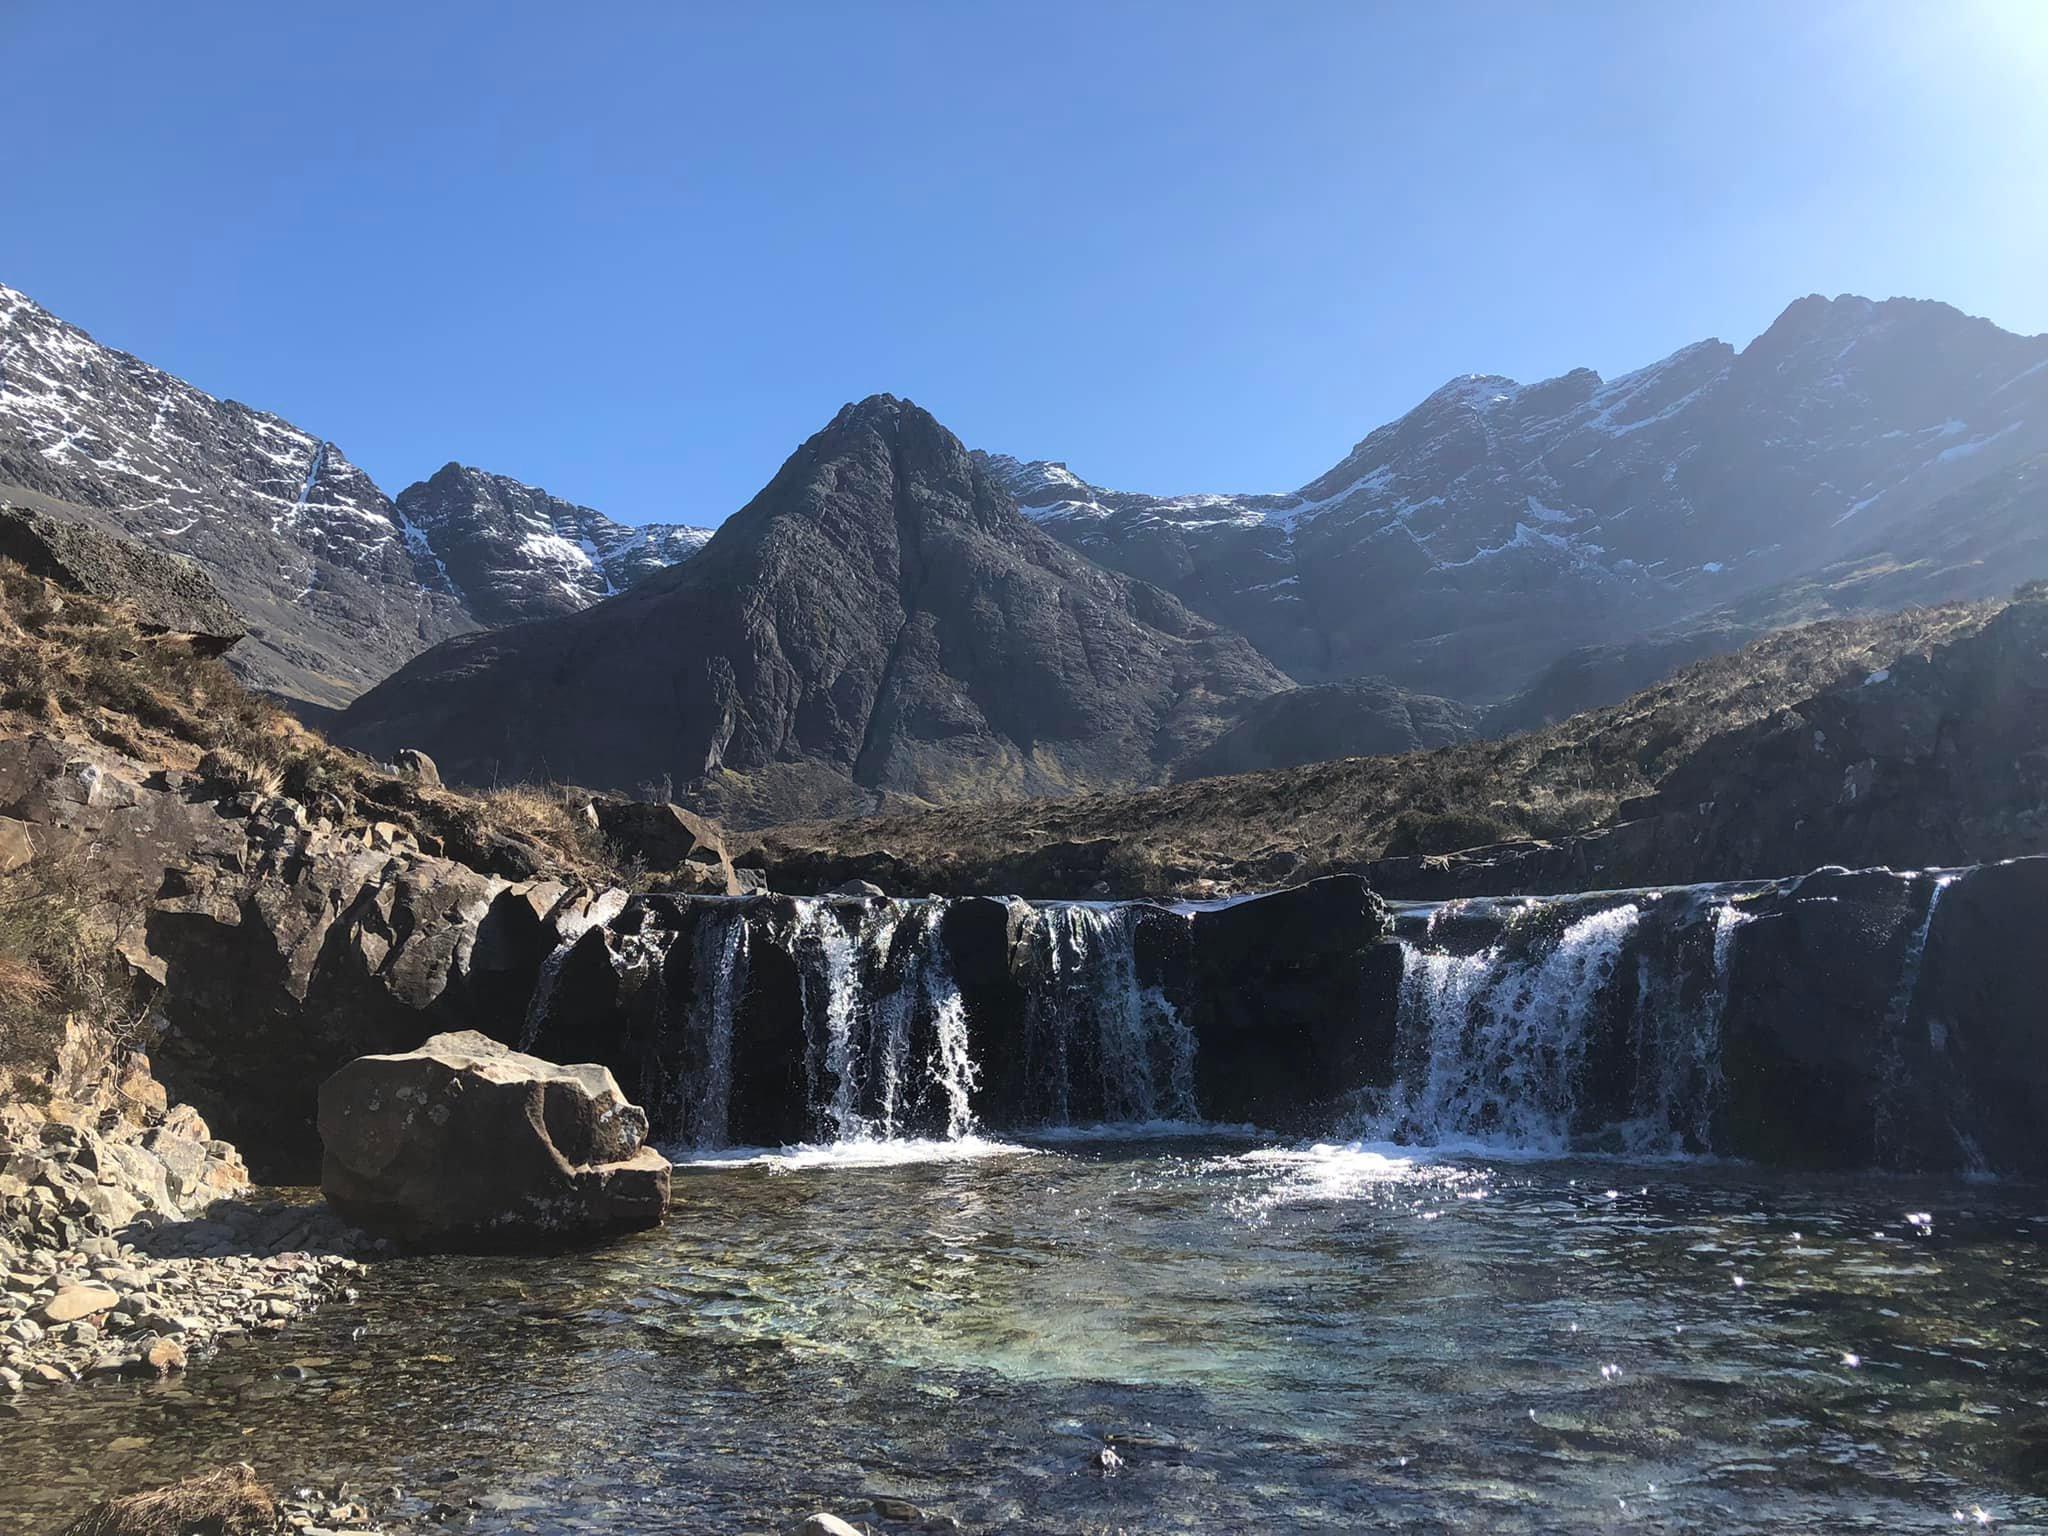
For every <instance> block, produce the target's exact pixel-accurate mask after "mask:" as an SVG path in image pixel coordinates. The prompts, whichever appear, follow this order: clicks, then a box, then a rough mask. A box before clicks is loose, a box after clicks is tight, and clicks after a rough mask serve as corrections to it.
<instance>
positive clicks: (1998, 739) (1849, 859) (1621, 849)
mask: <svg viewBox="0 0 2048 1536" xmlns="http://www.w3.org/2000/svg"><path fill="white" fill-rule="evenodd" d="M2042 851H2048V592H2044V591H2043V590H2042V589H2041V588H2040V586H2039V584H2036V586H2034V587H2031V588H2027V589H2023V590H2022V591H2021V593H2020V594H2019V595H2018V597H2017V598H2016V599H2015V601H2014V602H2012V603H2011V604H2010V605H2008V606H2007V607H2006V608H2005V609H2004V610H2003V611H2001V612H2000V613H1999V614H1998V615H1997V616H1996V617H1995V618H1993V619H1992V620H1991V621H1990V622H1989V623H1988V624H1986V625H1984V626H1983V627H1982V628H1981V629H1978V630H1975V631H1974V632H1971V633H1967V634H1965V635H1963V636H1962V637H1961V638H1959V639H1956V640H1954V641H1952V642H1951V643H1949V644H1947V645H1944V646H1940V647H1937V648H1935V649H1933V650H1932V651H1931V652H1929V653H1928V654H1926V655H1919V654H1908V655H1906V656H1903V657H1901V658H1899V659H1898V660H1897V661H1896V662H1894V663H1893V664H1892V665H1890V666H1888V667H1884V668H1880V669H1879V670H1877V671H1874V672H1869V673H1866V674H1863V675H1861V676H1859V677H1858V678H1857V679H1856V680H1855V681H1854V682H1852V683H1850V684H1849V685H1847V686H1845V687H1840V688H1835V689H1831V690H1829V691H1827V692H1824V693H1819V694H1816V695H1815V696H1813V697H1812V698H1809V699H1806V700H1803V701H1802V702H1800V703H1798V704H1796V705H1794V706H1792V707H1791V708H1789V709H1783V710H1779V711H1776V712H1775V713H1773V714H1772V715H1770V716H1769V717H1768V718H1766V719H1764V720H1761V721H1758V722H1757V723H1755V724H1753V725H1750V726H1747V727H1744V728H1742V729H1740V730H1734V731H1728V732H1725V733H1723V734H1721V735H1719V736H1716V737H1713V738H1711V739H1710V740H1708V741H1707V742H1706V743H1705V744H1704V745H1702V746H1701V747H1700V748H1699V749H1698V750H1697V751H1695V752H1693V753H1692V754H1691V755H1690V756H1688V757H1687V758H1686V759H1685V760H1683V761H1682V762H1680V763H1679V764H1678V765H1677V766H1676V767H1675V768H1674V769H1673V770H1672V771H1671V772H1670V773H1669V774H1668V775H1667V776H1666V777H1665V779H1664V781H1663V783H1662V784H1661V785H1660V786H1659V787H1658V790H1657V792H1656V793H1655V794H1654V795H1649V796H1645V797H1643V798H1642V799H1640V800H1636V801H1630V802H1626V803H1625V804H1624V805H1623V806H1622V818H1621V819H1620V820H1619V821H1617V822H1616V823H1615V824H1614V825H1612V826H1608V827H1602V828H1598V829H1595V830H1594V831H1591V832H1587V833H1583V834H1580V835H1578V836H1575V837H1568V838H1559V839H1556V840H1552V841H1525V842H1518V843H1503V844H1496V845H1491V846H1486V847H1479V848H1471V849H1467V850H1465V851H1463V852H1460V853H1452V854H1440V855H1427V856H1411V857H1405V858H1390V859H1381V860H1378V861H1375V862H1373V863H1371V864H1369V865H1367V866H1366V867H1365V869H1364V873H1365V875H1366V877H1367V879H1369V880H1370V881H1371V882H1372V885H1373V887H1374V889H1376V890H1380V891H1383V892H1385V893H1387V894H1388V895H1390V896H1401V897H1410V898H1414V899H1418V900H1440V899H1445V898H1449V897H1456V896H1478V895H1505V894H1510V893H1514V892H1532V893H1551V894H1555V893H1561V892H1566V891H1575V890H1588V889H1599V888H1602V887H1614V886H1624V885H1660V884H1670V885H1678V884H1686V883H1690V882H1694V881H1698V880H1702V879H1706V878H1726V879H1736V878H1768V877H1771V876H1775V875H1779V874H1782V873H1783V872H1784V871H1785V870H1786V869H1787V868H1793V869H1798V868H1801V867H1818V866H1820V865H1823V864H1827V863H1831V862H1834V863H1847V864H1852V865H1861V866H1867V865H1879V864H1883V865H1890V866H1892V867H1895V868H1923V867H1928V866H1934V865H1962V864H1971V863H1975V862H1978V861H1981V860H1988V859H1996V858H2000V857H2004V856H2009V855H2015V854H2031V853H2038V852H2042Z"/></svg>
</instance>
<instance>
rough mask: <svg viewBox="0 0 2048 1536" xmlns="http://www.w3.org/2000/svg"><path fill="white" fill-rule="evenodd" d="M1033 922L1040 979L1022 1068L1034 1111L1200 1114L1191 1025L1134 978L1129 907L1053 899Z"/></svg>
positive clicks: (1042, 1114)
mask: <svg viewBox="0 0 2048 1536" xmlns="http://www.w3.org/2000/svg"><path fill="white" fill-rule="evenodd" d="M1037 920H1038V922H1039V924H1040V926H1041V940H1040V942H1041V944H1042V946H1043V948H1042V954H1043V968H1044V984H1043V987H1042V990H1041V991H1040V992H1039V994H1038V995H1036V996H1034V998H1033V999H1032V1008H1031V1015H1032V1017H1031V1029H1030V1047H1031V1050H1030V1062H1029V1075H1030V1078H1031V1082H1032V1097H1033V1100H1034V1103H1033V1106H1032V1107H1033V1109H1034V1110H1035V1112H1036V1113H1037V1115H1038V1117H1039V1118H1041V1119H1043V1120H1044V1121H1046V1122H1047V1123H1050V1124H1067V1123H1070V1122H1071V1120H1072V1119H1073V1117H1074V1116H1075V1114H1076V1113H1077V1112H1078V1113H1084V1114H1086V1115H1089V1116H1092V1117H1094V1118H1096V1119H1099V1120H1102V1121H1104V1122H1107V1123H1111V1124H1130V1123H1143V1122H1154V1121H1166V1120H1176V1121H1189V1120H1194V1119H1197V1118H1199V1109H1198V1107H1197V1105H1196V1102H1195V1036H1194V1031H1193V1030H1191V1029H1189V1028H1188V1027H1187V1025H1186V1023H1185V1022H1184V1021H1183V1020H1182V1019H1181V1017H1180V1015H1179V1013H1178V1011H1177V1010H1176V1009H1175V1008H1174V1006H1173V1003H1172V1001H1171V1000H1170V999H1169V998H1168V997H1167V996H1166V994H1165V993H1164V992H1163V991H1161V990H1160V989H1159V988H1158V987H1148V986H1144V985H1142V984H1141V983H1140V981H1139V978H1138V959H1137V923H1138V917H1137V912H1136V909H1134V908H1130V907H1098V906H1085V905H1059V906H1051V907H1045V908H1042V909H1040V910H1039V912H1038V914H1037Z"/></svg>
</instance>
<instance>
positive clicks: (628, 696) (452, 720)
mask: <svg viewBox="0 0 2048 1536" xmlns="http://www.w3.org/2000/svg"><path fill="white" fill-rule="evenodd" d="M1284 686H1285V679H1284V678H1283V677H1281V675H1280V674H1279V673H1278V672H1277V671H1275V670H1274V669H1273V668H1272V667H1271V665H1270V664H1268V663H1267V662H1266V661H1265V660H1264V659H1263V658H1261V657H1260V656H1259V655H1258V653H1257V652H1256V651H1254V650H1253V649H1252V648H1251V647H1250V646H1249V645H1248V644H1246V643H1245V642H1244V641H1243V640H1241V639H1239V638H1238V637H1237V636H1235V635H1232V634H1229V633H1228V632H1225V631H1221V630H1218V629H1217V628H1216V627H1215V626H1213V625H1211V624H1209V623H1207V622H1206V621H1203V620H1200V619H1197V618H1195V617H1194V616H1193V615H1192V614H1190V613H1189V612H1188V611H1187V610H1186V609H1185V608H1183V607H1182V606H1181V605H1180V604H1179V603H1177V602H1175V601H1174V600H1173V599H1171V598H1169V597H1166V596H1164V595H1163V594H1162V593H1160V592H1159V591H1157V590H1156V589H1155V588H1152V587H1150V586H1147V585H1145V584H1143V583H1141V582H1134V581H1131V580H1129V579H1128V578H1125V577H1120V576H1114V575H1111V574H1109V573H1107V572H1104V571H1101V570H1098V569H1096V568H1095V567H1093V566H1091V565H1089V564H1088V563H1087V562H1086V561H1085V560H1082V559H1080V558H1079V557H1078V556H1076V555H1075V554H1073V553H1072V552H1071V551H1070V550H1068V549H1066V548H1065V547H1063V546H1062V545H1060V544H1059V543H1058V542H1057V541H1056V540H1054V539H1053V538H1051V537H1050V536H1048V535H1047V534H1045V533H1044V532H1042V531H1041V530H1040V529H1038V528H1037V527H1035V526H1034V525H1033V524H1031V523H1030V522H1028V521H1027V520H1025V519H1024V518H1022V517H1021V516H1019V515H1018V513H1017V510H1016V508H1015V506H1014V504H1013V503H1012V502H1011V501H1010V499H1009V497H1008V496H1007V495H1006V494H1005V493H1004V492H1003V491H1002V489H1001V488H1000V487H999V486H998V485H997V484H996V482H995V481H994V480H993V479H991V478H990V476H989V475H988V473H987V472H986V470H985V469H984V468H983V466H982V465H981V464H980V463H979V462H978V461H977V460H975V459H974V458H973V457H971V456H970V455H969V454H968V452H967V450H966V449H965V448H964V447H963V446H962V445H961V444H960V442H959V441H958V439H956V438H955V437H954V436H953V435H952V434H951V433H950V432H948V431H946V430H945V428H944V427H942V426H940V425H939V423H938V422H936V421H935V420H933V419H932V417H931V416H930V415H928V414H927V413H926V412H924V411H921V410H919V409H918V408H917V407H916V406H914V405H911V404H910V403H908V402H906V401H901V400H897V399H893V398H891V397H889V396H886V395H877V396H874V397H872V398H870V399H868V400H864V401H862V402H860V403H859V404H857V405H850V406H848V407H846V408H845V409H844V410H843V411H841V412H840V414H839V415H838V416H837V417H836V418H835V419H834V420H833V422H832V423H831V424H830V425H829V426H828V427H826V429H825V430H824V431H822V432H820V433H818V434H817V435H816V436H814V437H813V438H811V439H810V441H809V442H807V443H805V444H804V445H803V447H801V448H800V449H799V450H798V451H797V452H796V453H795V454H794V455H793V456H792V457H791V458H790V460H789V461H788V462H787V463H786V464H785V465H784V466H783V467H782V470H781V471H780V473H778V474H777V475H776V477H775V478H774V479H773V480H772V481H771V482H770V483H769V484H768V486H767V487H766V488H765V489H764V490H763V491H762V492H761V494H760V495H758V496H757V497H755V498H754V500H753V501H752V502H751V503H749V504H748V506H746V507H745V508H743V509H742V510H740V511H739V512H737V513H735V514H734V515H733V516H732V517H731V518H729V519H728V520H727V521H726V522H725V523H724V524H723V525H722V526H721V527H720V528H719V530H718V533H717V535H716V536H715V537H714V538H713V539H712V540H711V542H710V543H709V544H707V545H706V546H705V547H704V549H703V550H702V551H701V552H700V553H698V554H697V555H696V556H694V557H693V558H692V559H690V560H689V561H687V562H685V563H684V564H682V565H680V566H678V567H676V568H674V569H673V570H670V571H667V572H664V573H662V574H661V575H659V576H656V577H653V578H651V579H649V580H646V581H643V582H642V583H641V584H640V585H638V586H637V587H635V588H633V589H632V590H631V591H629V592H626V593H624V594H622V595H620V596H619V597H616V598H614V599H612V600H611V601H609V602H607V603H604V604H602V605H601V606H599V607H597V608H593V609H590V610H588V611H586V612H583V613H579V614H574V615H570V616H567V617H562V618H555V619H549V620H545V621H541V622H538V623H534V624H530V625H523V626H520V627H519V628H517V629H514V630H508V631H504V632H501V633H498V634H495V635H492V636H488V637H481V638H479V639H476V640H473V641H465V642H462V643H460V644H457V645H453V646H450V647H446V648H443V649H441V650H438V651H436V652H434V653H433V654H431V655H429V656H425V657H422V658H420V659H419V660H418V661H417V662H415V663H413V664H412V665H410V666H408V667H406V668H404V669H403V670H401V671H400V672H399V673H398V674H396V675H395V676H394V677H392V678H391V679H390V680H389V681H388V682H386V683H385V684H383V685H382V686H380V687H378V688H377V689H375V690H373V691H372V692H371V693H369V694H367V695H365V696H364V697H363V698H362V699H361V700H359V701H358V702H357V703H356V704H355V705H353V706H352V707H351V708H350V710H349V711H348V713H347V714H346V715H345V716H344V717H343V718H342V720H341V721H340V723H339V724H338V726H337V727H336V730H337V733H338V736H339V739H341V740H343V741H346V742H349V743H351V744H354V745H356V746H359V747H361V748H363V749H364V750H366V751H369V752H372V753H378V754H381V753H384V752H388V751H391V750H393V749H395V748H397V747H400V746H407V745H418V746H421V747H424V748H425V749H426V750H428V751H430V752H432V753H433V754H434V757H435V759H436V760H437V761H438V762H439V763H440V764H441V767H442V770H443V772H445V773H446V774H448V775H449V777H450V778H451V779H453V780H456V781H460V782H465V783H488V782H494V781H500V780H504V779H516V778H519V777H522V776H524V777H540V776H553V777H557V778H568V779H572V780H574V781H576V782H578V783H586V784H591V785H594V786H597V787H599V788H604V789H610V790H625V791H636V790H638V789H639V788H640V786H642V785H660V784H662V783H663V782H664V781H672V782H673V785H674V787H675V789H676V791H677V793H679V794H681V793H684V792H685V791H687V792H688V794H689V796H690V798H691V800H692V803H693V804H698V805H700V806H703V807H704V808H706V809H708V810H711V811H712V812H714V813H715V814H717V815H719V816H720V817H721V818H723V819H725V820H727V821H728V822H731V821H734V820H738V819H746V820H749V821H752V822H754V823H756V824H758V822H759V821H760V820H762V819H779V818H784V817H789V816H797V815H807V814H815V813H817V812H821V811H825V810H830V809H833V808H841V809H861V808H867V807H870V806H873V805H875V804H877V803H879V802H881V801H883V800H885V799H908V800H915V801H957V800H962V799H972V798H978V797H983V796H988V795H997V794H1000V795H1010V796H1029V795H1040V794H1052V795H1057V794H1066V793H1071V792H1073V791H1076V790H1081V789H1088V788H1096V787H1104V786H1109V785H1119V784H1134V783H1145V782H1155V781H1158V780H1160V779H1162V778H1164V777H1166V776H1168V775H1169V774H1170V773H1171V772H1172V771H1173V770H1174V768H1175V766H1176V765H1178V764H1179V763H1181V762H1183V761H1184V760H1185V759H1186V758H1188V757H1189V756H1191V755H1192V754H1193V753H1196V752H1199V751H1200V750H1201V749H1202V748H1203V747H1205V746H1206V745H1207V744H1208V743H1209V742H1210V741H1211V740H1212V739H1213V738H1214V737H1215V736H1216V734H1217V733H1218V732H1219V731H1220V730H1221V729H1222V728H1223V727H1224V726H1225V725H1226V724H1227V723H1228V722H1229V721H1230V720H1232V719H1234V718H1235V717H1236V714H1237V713H1238V711H1239V710H1240V709H1241V708H1242V706H1243V705H1245V704H1247V703H1249V702H1250V701H1251V700H1253V699H1256V698H1259V697H1263V696H1264V695H1266V694H1268V693H1271V692H1273V691H1275V690H1276V689H1279V688H1281V687H1284Z"/></svg>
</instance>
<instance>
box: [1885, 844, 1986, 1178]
mask: <svg viewBox="0 0 2048 1536" xmlns="http://www.w3.org/2000/svg"><path fill="white" fill-rule="evenodd" d="M1956 878H1957V877H1956V875H1955V874H1954V873H1952V872H1951V873H1944V874H1939V875H1936V876H1935V877H1934V883H1933V885H1932V886H1931V887H1930V888H1929V890H1928V892H1927V907H1926V909H1925V910H1924V911H1923V912H1922V913H1921V914H1920V921H1919V922H1918V923H1917V924H1916V925H1915V926H1914V928H1913V931H1912V933H1911V934H1909V935H1908V936H1907V939H1906V949H1905V954H1904V956H1903V958H1902V959H1901V960H1900V962H1899V979H1898V981H1897V982H1896V983H1895V984H1894V985H1893V987H1892V995H1891V1000H1890V1001H1889V1002H1888V1003H1887V1004H1886V1007H1885V1018H1884V1036H1883V1043H1882V1045H1881V1047H1880V1049H1881V1051H1882V1061H1881V1063H1880V1065H1879V1069H1878V1070H1879V1074H1880V1079H1881V1082H1880V1087H1879V1090H1878V1095H1877V1105H1876V1116H1875V1123H1874V1130H1873V1135H1874V1139H1875V1142H1876V1148H1877V1152H1878V1154H1879V1156H1880V1157H1882V1156H1884V1155H1885V1154H1886V1153H1888V1152H1889V1151H1891V1150H1893V1146H1894V1143H1895V1142H1896V1141H1897V1140H1898V1119H1899V1105H1900V1104H1901V1102H1902V1101H1903V1100H1904V1099H1906V1098H1907V1097H1908V1084H1907V1083H1906V1082H1905V1080H1904V1079H1905V1072H1906V1066H1905V1059H1906V1030H1907V1028H1908V1026H1909V1025H1910V1024H1911V1023H1912V1020H1913V1003H1914V1000H1915V999H1916V998H1917V997H1918V996H1919V995H1920V972H1921V970H1922V969H1923V968H1924V967H1925V965H1926V962H1927V941H1928V940H1929V939H1930V938H1932V937H1933V935H1934V920H1935V918H1936V916H1937V915H1938V914H1939V913H1940V911H1941V898H1942V897H1943V895H1945V894H1946V893H1947V891H1948V888H1949V887H1950V886H1951V885H1953V884H1955V881H1956ZM1935 1028H1936V1026H1934V1025H1933V1024H1932V1023H1930V1034H1929V1042H1928V1043H1929V1045H1930V1047H1932V1048H1935V1049H1939V1048H1940V1047H1939V1046H1938V1045H1937V1044H1936V1041H1937V1038H1938V1037H1937V1035H1936V1034H1935V1033H1934V1030H1935ZM1949 1129H1950V1133H1951V1134H1952V1135H1953V1136H1954V1137H1955V1139H1956V1143H1957V1145H1958V1146H1959V1147H1961V1148H1962V1149H1963V1152H1964V1160H1965V1162H1966V1163H1970V1162H1981V1161H1982V1158H1981V1155H1980V1154H1978V1153H1977V1150H1976V1148H1975V1145H1974V1144H1973V1143H1972V1142H1971V1140H1970V1138H1969V1136H1968V1134H1967V1133H1966V1132H1965V1131H1964V1130H1963V1129H1962V1128H1961V1127H1960V1126H1958V1125H1956V1124H1955V1123H1954V1122H1953V1120H1951V1123H1950V1126H1949Z"/></svg>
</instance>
